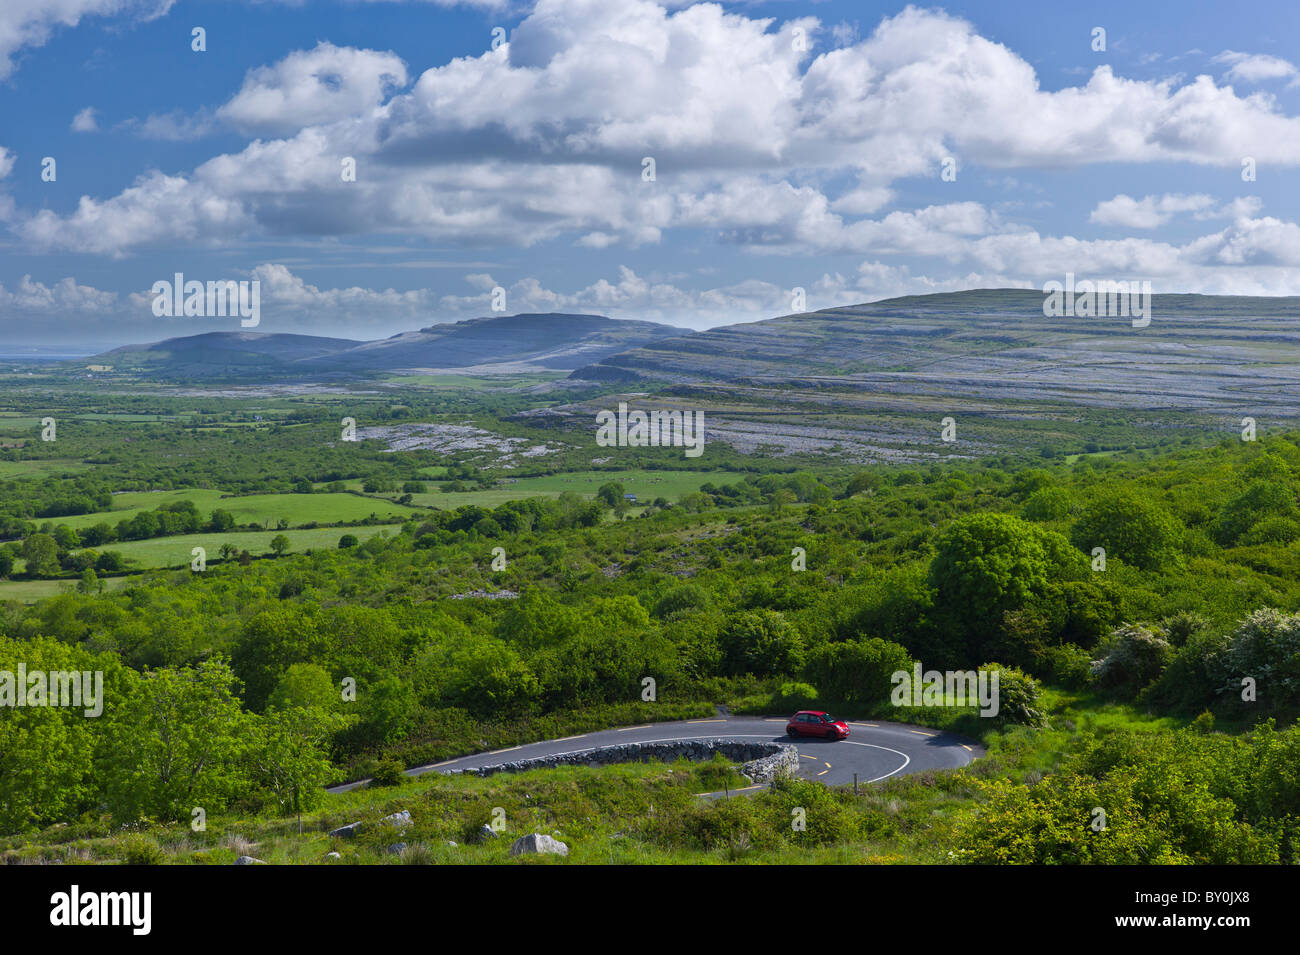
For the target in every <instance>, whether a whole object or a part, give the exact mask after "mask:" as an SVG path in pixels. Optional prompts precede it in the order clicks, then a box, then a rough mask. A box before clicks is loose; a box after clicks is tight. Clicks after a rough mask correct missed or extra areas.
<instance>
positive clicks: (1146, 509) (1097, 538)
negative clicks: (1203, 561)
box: [1070, 491, 1184, 570]
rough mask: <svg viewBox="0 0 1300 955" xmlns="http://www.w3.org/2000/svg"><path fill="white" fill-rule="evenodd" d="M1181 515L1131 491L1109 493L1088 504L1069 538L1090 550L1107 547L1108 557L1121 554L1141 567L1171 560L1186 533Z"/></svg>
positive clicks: (1144, 568)
mask: <svg viewBox="0 0 1300 955" xmlns="http://www.w3.org/2000/svg"><path fill="white" fill-rule="evenodd" d="M1183 530H1184V529H1183V527H1182V525H1181V524H1179V522H1178V519H1177V518H1175V517H1174V516H1173V515H1171V514H1169V513H1168V512H1167V511H1165V510H1164V509H1163V508H1161V507H1159V506H1157V505H1155V504H1153V503H1152V502H1150V501H1148V500H1146V499H1144V498H1141V497H1138V496H1137V495H1136V494H1134V493H1133V492H1131V491H1121V492H1118V493H1110V494H1107V495H1106V496H1105V497H1102V498H1099V499H1098V500H1096V501H1093V502H1092V503H1090V504H1088V505H1087V506H1086V507H1085V508H1084V509H1083V513H1082V514H1080V515H1079V519H1078V520H1077V521H1076V522H1075V524H1074V527H1073V528H1072V529H1071V531H1070V540H1071V541H1073V543H1074V545H1075V546H1076V547H1078V548H1079V549H1080V550H1083V551H1086V552H1089V553H1091V551H1092V549H1093V548H1094V547H1104V548H1105V549H1106V556H1107V558H1116V557H1117V558H1119V559H1120V560H1122V561H1123V562H1125V563H1128V564H1132V565H1133V566H1134V567H1138V568H1141V569H1142V570H1153V569H1155V568H1157V567H1160V566H1161V565H1163V564H1166V563H1168V562H1170V561H1172V560H1173V559H1174V557H1175V553H1176V552H1175V545H1176V544H1177V542H1178V540H1179V538H1180V536H1181V535H1182V533H1183Z"/></svg>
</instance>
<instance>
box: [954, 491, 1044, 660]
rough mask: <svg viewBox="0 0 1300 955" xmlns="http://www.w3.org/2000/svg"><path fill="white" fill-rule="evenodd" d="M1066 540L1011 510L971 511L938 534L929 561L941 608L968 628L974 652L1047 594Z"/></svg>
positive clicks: (970, 647)
mask: <svg viewBox="0 0 1300 955" xmlns="http://www.w3.org/2000/svg"><path fill="white" fill-rule="evenodd" d="M1066 550H1068V546H1066V544H1065V541H1064V539H1062V538H1061V537H1060V536H1059V535H1054V534H1049V533H1047V532H1045V531H1042V530H1040V529H1039V528H1037V527H1035V526H1034V525H1033V524H1029V523H1026V522H1025V521H1022V520H1021V519H1020V518H1018V517H1012V516H1011V515H1009V514H972V515H969V516H967V517H963V518H960V519H958V520H956V521H954V522H953V523H952V524H950V525H949V526H948V527H947V528H946V529H945V530H944V532H943V533H942V534H941V535H940V536H939V540H938V543H937V545H936V549H935V555H934V557H933V559H932V560H931V561H930V575H929V577H930V586H931V587H932V588H933V589H934V592H935V604H936V606H937V607H938V608H939V609H940V610H942V611H943V612H944V614H946V615H947V616H948V618H949V619H950V620H951V621H952V626H954V627H957V628H960V629H961V630H962V631H964V632H965V633H966V634H967V635H968V638H969V640H970V644H969V647H968V650H969V652H971V653H972V655H973V654H975V653H977V652H978V651H979V649H980V648H981V647H982V646H983V645H984V644H985V643H986V642H987V641H988V640H990V639H991V638H993V637H994V636H995V635H996V634H997V633H998V632H999V630H1000V629H1001V627H1002V622H1003V618H1004V617H1005V615H1006V614H1007V612H1008V611H1012V610H1017V609H1019V608H1021V607H1023V606H1024V605H1025V604H1026V603H1028V602H1029V601H1030V600H1031V599H1032V598H1034V597H1035V596H1036V595H1038V594H1040V593H1042V592H1043V590H1044V588H1045V587H1046V585H1047V582H1048V580H1049V579H1050V578H1051V577H1052V575H1053V572H1054V570H1055V569H1056V567H1055V566H1054V565H1055V564H1056V561H1057V560H1058V559H1060V558H1061V557H1063V556H1064V552H1065V551H1066Z"/></svg>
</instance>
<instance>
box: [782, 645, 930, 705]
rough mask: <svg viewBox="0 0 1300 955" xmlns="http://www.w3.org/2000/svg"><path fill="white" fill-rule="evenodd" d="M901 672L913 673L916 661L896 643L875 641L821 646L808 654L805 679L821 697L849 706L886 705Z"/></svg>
mask: <svg viewBox="0 0 1300 955" xmlns="http://www.w3.org/2000/svg"><path fill="white" fill-rule="evenodd" d="M899 670H903V671H905V672H907V673H911V671H912V659H911V657H909V656H908V655H907V651H906V650H905V649H904V648H902V647H900V646H899V645H898V644H896V643H890V642H889V641H887V640H881V639H880V638H878V637H874V638H872V639H870V640H846V641H842V642H839V643H821V644H818V645H817V646H816V647H814V648H813V649H812V650H811V651H809V653H808V659H807V662H806V663H805V664H804V677H805V678H806V679H808V680H810V681H811V682H812V684H813V685H814V686H816V687H817V690H818V693H819V695H820V696H821V697H823V698H825V699H831V700H839V701H842V702H845V703H881V704H883V703H886V702H888V701H889V694H890V691H891V690H892V689H893V683H892V679H891V678H892V677H893V675H894V674H895V673H896V672H898V671H899Z"/></svg>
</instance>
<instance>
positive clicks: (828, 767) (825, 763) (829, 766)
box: [822, 760, 831, 769]
mask: <svg viewBox="0 0 1300 955" xmlns="http://www.w3.org/2000/svg"><path fill="white" fill-rule="evenodd" d="M822 763H823V764H824V765H825V766H826V768H827V769H830V768H831V764H830V763H827V762H826V760H822Z"/></svg>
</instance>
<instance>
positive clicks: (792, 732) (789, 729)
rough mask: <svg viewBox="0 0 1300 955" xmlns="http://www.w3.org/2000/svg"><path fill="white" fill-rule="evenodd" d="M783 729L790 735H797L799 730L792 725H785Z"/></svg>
mask: <svg viewBox="0 0 1300 955" xmlns="http://www.w3.org/2000/svg"><path fill="white" fill-rule="evenodd" d="M785 731H786V733H787V734H789V735H790V736H798V735H799V731H798V730H797V729H795V728H794V727H793V726H787V727H786V728H785Z"/></svg>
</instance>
